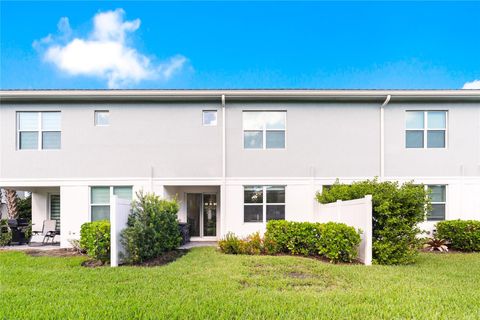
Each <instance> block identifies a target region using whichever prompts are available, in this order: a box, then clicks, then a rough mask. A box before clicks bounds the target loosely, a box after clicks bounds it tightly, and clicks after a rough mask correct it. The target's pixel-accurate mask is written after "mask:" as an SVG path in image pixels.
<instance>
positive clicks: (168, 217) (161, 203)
mask: <svg viewBox="0 0 480 320" xmlns="http://www.w3.org/2000/svg"><path fill="white" fill-rule="evenodd" d="M178 210H179V205H178V202H177V201H176V200H172V201H169V200H163V199H160V197H158V196H157V195H155V194H153V193H147V194H143V192H139V193H137V200H135V201H133V203H132V213H131V214H130V215H129V217H128V222H127V228H126V229H124V230H122V232H121V234H120V237H121V240H120V241H121V243H122V245H123V246H124V248H125V252H126V254H125V261H126V262H128V263H141V262H143V261H146V260H149V259H153V258H156V257H158V256H160V255H162V254H163V253H165V252H167V251H170V250H173V249H175V248H177V247H178V246H179V245H180V243H181V240H182V237H181V235H180V231H179V228H178V221H177V212H178Z"/></svg>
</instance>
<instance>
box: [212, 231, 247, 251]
mask: <svg viewBox="0 0 480 320" xmlns="http://www.w3.org/2000/svg"><path fill="white" fill-rule="evenodd" d="M242 246H243V244H242V240H241V239H240V238H239V237H237V236H236V235H235V234H234V233H232V232H229V233H227V235H226V236H225V237H224V238H223V239H221V240H220V241H218V247H219V248H220V250H221V251H222V252H223V253H227V254H241V253H242V251H241V250H242Z"/></svg>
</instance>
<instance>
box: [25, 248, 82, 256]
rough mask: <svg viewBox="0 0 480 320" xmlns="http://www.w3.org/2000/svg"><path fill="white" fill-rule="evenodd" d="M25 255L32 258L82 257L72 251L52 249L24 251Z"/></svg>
mask: <svg viewBox="0 0 480 320" xmlns="http://www.w3.org/2000/svg"><path fill="white" fill-rule="evenodd" d="M25 253H26V254H28V255H29V256H32V257H75V256H83V254H81V253H79V252H78V251H76V250H73V249H52V250H36V249H32V250H25Z"/></svg>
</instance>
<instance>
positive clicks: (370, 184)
mask: <svg viewBox="0 0 480 320" xmlns="http://www.w3.org/2000/svg"><path fill="white" fill-rule="evenodd" d="M368 194H371V195H372V206H373V221H372V227H373V252H372V253H373V261H374V262H375V263H378V264H408V263H412V262H414V260H415V257H416V256H417V255H418V249H419V248H420V240H419V239H418V238H417V234H419V233H421V230H420V229H419V227H418V223H420V222H422V221H424V220H425V215H426V213H427V212H428V211H429V210H430V209H431V205H430V199H429V197H428V194H427V191H426V190H425V188H424V186H423V185H414V184H413V183H411V182H409V183H405V184H403V185H401V186H400V185H399V184H398V183H397V182H378V181H377V179H374V180H366V181H361V182H354V183H352V184H350V185H347V184H340V183H339V182H338V181H337V182H336V183H335V184H334V185H332V186H331V187H330V188H329V189H328V190H324V191H323V192H322V193H317V196H316V198H317V200H318V202H320V203H330V202H335V201H337V200H353V199H358V198H363V197H364V196H366V195H368Z"/></svg>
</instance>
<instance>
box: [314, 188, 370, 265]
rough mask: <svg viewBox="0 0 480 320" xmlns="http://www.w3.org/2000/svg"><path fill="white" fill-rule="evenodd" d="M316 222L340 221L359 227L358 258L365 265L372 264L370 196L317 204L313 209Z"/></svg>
mask: <svg viewBox="0 0 480 320" xmlns="http://www.w3.org/2000/svg"><path fill="white" fill-rule="evenodd" d="M315 220H316V222H322V223H324V222H341V223H345V224H346V225H349V226H352V227H354V228H355V229H361V230H362V234H361V235H360V236H361V238H362V241H361V242H360V246H359V248H358V258H359V260H360V261H362V262H363V263H364V264H365V265H368V266H369V265H371V264H372V196H371V195H367V196H365V198H361V199H355V200H349V201H341V200H338V201H337V202H333V203H329V204H318V207H317V209H316V210H315Z"/></svg>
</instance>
